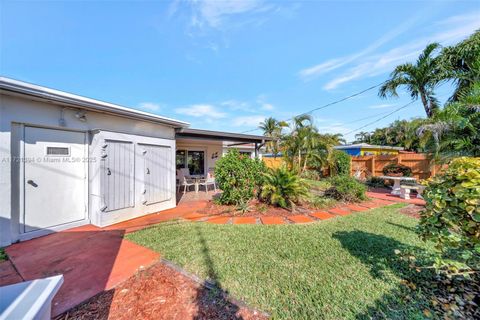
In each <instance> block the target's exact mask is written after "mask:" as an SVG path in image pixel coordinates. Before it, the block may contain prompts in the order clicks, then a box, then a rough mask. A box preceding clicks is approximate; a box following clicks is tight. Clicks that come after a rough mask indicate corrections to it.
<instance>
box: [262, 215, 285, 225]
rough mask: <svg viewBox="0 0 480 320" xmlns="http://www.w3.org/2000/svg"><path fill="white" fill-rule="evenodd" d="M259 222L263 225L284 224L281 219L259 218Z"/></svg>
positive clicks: (273, 217) (283, 220) (272, 217)
mask: <svg viewBox="0 0 480 320" xmlns="http://www.w3.org/2000/svg"><path fill="white" fill-rule="evenodd" d="M260 221H262V223H263V224H285V223H286V222H285V219H283V217H275V216H271V217H260Z"/></svg>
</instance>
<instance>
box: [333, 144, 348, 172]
mask: <svg viewBox="0 0 480 320" xmlns="http://www.w3.org/2000/svg"><path fill="white" fill-rule="evenodd" d="M350 160H351V159H350V156H349V155H348V154H347V153H345V152H343V151H340V150H333V152H332V164H331V166H330V175H331V176H337V175H340V176H342V175H343V176H349V175H350V170H351V169H350V166H351V161H350Z"/></svg>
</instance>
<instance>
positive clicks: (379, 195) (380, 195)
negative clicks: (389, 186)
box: [367, 189, 425, 206]
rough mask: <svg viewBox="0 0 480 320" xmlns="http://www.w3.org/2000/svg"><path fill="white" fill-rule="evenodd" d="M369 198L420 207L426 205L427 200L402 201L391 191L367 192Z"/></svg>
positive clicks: (413, 198) (412, 199)
mask: <svg viewBox="0 0 480 320" xmlns="http://www.w3.org/2000/svg"><path fill="white" fill-rule="evenodd" d="M367 196H368V197H370V198H374V199H382V200H387V201H393V202H403V203H410V204H416V205H419V206H424V205H425V200H423V199H419V198H416V197H414V196H413V197H412V198H411V199H408V200H407V199H402V198H400V197H399V196H396V195H393V194H391V193H390V191H389V190H386V189H385V190H375V191H367Z"/></svg>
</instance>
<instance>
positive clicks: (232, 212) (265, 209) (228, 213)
mask: <svg viewBox="0 0 480 320" xmlns="http://www.w3.org/2000/svg"><path fill="white" fill-rule="evenodd" d="M248 205H249V208H250V211H247V212H244V213H243V212H240V211H238V210H237V208H236V207H235V206H231V205H221V204H217V203H215V202H214V201H209V202H208V203H207V205H206V206H205V208H203V209H201V210H199V211H198V213H201V214H208V215H218V216H225V217H232V216H241V217H259V216H277V217H287V216H292V215H298V214H308V213H312V212H315V211H318V210H312V209H309V208H306V207H303V206H297V207H296V208H295V210H294V211H290V210H287V209H283V208H279V207H274V206H271V205H268V204H265V203H263V202H260V201H258V200H256V199H255V200H251V201H250V202H249V203H248Z"/></svg>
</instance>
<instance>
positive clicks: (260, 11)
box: [0, 0, 480, 140]
mask: <svg viewBox="0 0 480 320" xmlns="http://www.w3.org/2000/svg"><path fill="white" fill-rule="evenodd" d="M0 3H1V7H0V12H1V13H0V14H1V16H0V18H1V21H0V23H1V25H0V49H1V51H0V52H1V55H0V73H1V74H2V75H3V76H7V77H12V78H15V79H19V80H24V81H28V82H32V83H35V84H40V85H44V86H48V87H52V88H55V89H60V90H64V91H68V92H72V93H76V94H80V95H84V96H88V97H92V98H96V99H100V100H105V101H109V102H113V103H117V104H120V105H124V106H128V107H132V108H137V109H141V110H144V111H148V112H152V113H157V114H161V115H164V116H168V117H172V118H178V119H181V120H185V121H188V122H190V123H191V124H192V127H194V128H202V129H210V130H225V131H233V132H243V131H246V130H250V129H254V128H256V127H257V125H258V122H259V121H261V120H262V119H263V118H264V117H267V116H274V117H276V118H278V119H288V118H290V117H291V116H293V115H295V114H298V113H302V112H305V111H308V110H310V109H313V108H315V107H318V106H321V105H324V104H326V103H329V102H331V101H334V100H337V99H340V98H343V97H345V96H348V95H350V94H352V93H355V92H358V91H360V90H362V89H364V88H367V87H370V86H372V85H375V84H378V83H380V82H382V81H384V80H385V79H386V78H387V76H388V74H389V72H390V71H391V70H392V69H393V67H394V66H395V65H397V64H400V63H403V62H405V61H411V60H414V59H415V58H416V57H417V56H418V53H419V51H420V50H421V49H423V48H424V46H425V45H426V44H427V43H429V42H432V41H438V42H440V43H441V44H443V45H448V44H452V43H455V42H458V41H459V40H461V39H464V38H465V37H467V36H468V35H469V34H471V33H472V32H473V31H474V30H476V29H479V28H480V2H478V1H436V2H427V1H422V2H420V1H384V2H380V1H375V2H368V1H352V2H347V1H309V2H293V1H292V2H290V1H276V2H267V1H260V0H248V1H246V0H242V1H229V2H227V1H173V2H158V1H145V2H128V1H118V2H115V1H103V2H100V1H99V2H94V1H75V2H73V1H72V2H68V1H48V2H41V1H35V2H28V1H22V2H12V1H1V2H0ZM449 92H450V88H449V86H448V85H444V86H443V87H441V88H439V90H438V97H439V98H440V99H441V100H442V101H443V100H445V98H447V97H448V94H449ZM408 101H409V97H408V95H406V94H405V93H403V92H401V97H400V98H399V99H389V100H382V99H379V98H378V97H377V91H376V90H372V91H369V92H367V93H365V94H362V95H360V96H358V97H356V98H353V99H350V100H348V101H345V102H343V103H340V104H337V105H335V106H331V107H328V108H325V109H322V110H320V111H318V112H315V113H313V115H314V117H315V123H316V125H317V126H318V127H319V129H320V130H321V131H322V132H340V133H343V134H346V133H349V132H351V131H353V130H355V129H357V128H359V127H361V126H364V125H366V124H368V123H369V122H372V121H374V120H376V119H378V118H380V117H381V116H382V115H386V114H387V113H389V112H391V111H393V110H395V108H398V107H399V106H401V105H403V104H405V103H406V102H408ZM415 116H424V111H423V109H422V107H421V105H420V103H419V102H418V103H415V104H413V105H411V106H410V107H407V108H405V109H403V110H401V111H399V112H397V113H395V114H393V115H391V116H389V117H387V118H386V119H383V120H381V121H380V122H378V123H375V124H373V125H370V126H368V127H366V128H364V129H363V130H373V129H374V128H375V127H377V126H382V125H386V124H388V123H390V122H392V121H394V120H395V119H405V118H406V119H408V118H411V117H415ZM362 119H363V120H362ZM252 133H260V131H254V132H252ZM354 134H355V132H353V133H350V134H348V135H347V136H346V137H347V139H348V140H351V139H352V138H353V136H354Z"/></svg>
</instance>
